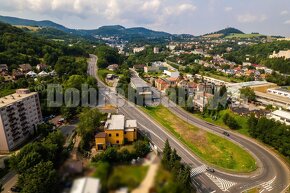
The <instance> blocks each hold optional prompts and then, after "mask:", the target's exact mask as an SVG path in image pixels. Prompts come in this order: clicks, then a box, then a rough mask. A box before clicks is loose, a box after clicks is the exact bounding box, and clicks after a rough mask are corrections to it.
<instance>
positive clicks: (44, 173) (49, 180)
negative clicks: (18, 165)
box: [19, 161, 58, 193]
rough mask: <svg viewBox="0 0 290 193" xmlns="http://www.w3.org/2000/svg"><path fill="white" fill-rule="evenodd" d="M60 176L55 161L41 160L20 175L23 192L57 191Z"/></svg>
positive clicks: (45, 192)
mask: <svg viewBox="0 0 290 193" xmlns="http://www.w3.org/2000/svg"><path fill="white" fill-rule="evenodd" d="M57 182H58V176H57V172H56V170H55V169H54V168H53V163H52V162H50V161H48V162H40V163H38V164H37V165H35V166H34V167H32V168H31V169H29V170H28V171H27V172H25V173H23V174H21V175H20V176H19V185H20V187H21V188H22V190H21V192H22V193H35V192H37V193H55V192H57Z"/></svg>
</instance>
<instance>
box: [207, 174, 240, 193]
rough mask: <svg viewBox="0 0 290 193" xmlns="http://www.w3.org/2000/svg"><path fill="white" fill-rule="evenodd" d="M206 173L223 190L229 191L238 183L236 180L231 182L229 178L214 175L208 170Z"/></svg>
mask: <svg viewBox="0 0 290 193" xmlns="http://www.w3.org/2000/svg"><path fill="white" fill-rule="evenodd" d="M205 175H206V176H207V177H208V178H209V179H211V181H213V182H214V183H215V184H216V185H217V187H219V188H220V189H221V190H222V191H223V192H228V191H229V189H230V188H231V187H233V186H234V185H236V184H237V183H235V182H231V181H228V180H224V179H222V178H218V177H216V176H213V175H211V174H209V173H207V172H205Z"/></svg>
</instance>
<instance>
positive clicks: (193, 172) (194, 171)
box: [190, 165, 207, 177]
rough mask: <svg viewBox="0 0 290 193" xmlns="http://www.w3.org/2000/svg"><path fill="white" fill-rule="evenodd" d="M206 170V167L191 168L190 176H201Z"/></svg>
mask: <svg viewBox="0 0 290 193" xmlns="http://www.w3.org/2000/svg"><path fill="white" fill-rule="evenodd" d="M206 168H207V166H206V165H201V166H199V167H196V168H193V169H191V171H190V176H191V177H194V176H197V175H198V174H201V173H203V172H205V171H206Z"/></svg>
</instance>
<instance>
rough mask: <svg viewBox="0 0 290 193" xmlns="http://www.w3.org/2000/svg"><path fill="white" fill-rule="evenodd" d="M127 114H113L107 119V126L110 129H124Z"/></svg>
mask: <svg viewBox="0 0 290 193" xmlns="http://www.w3.org/2000/svg"><path fill="white" fill-rule="evenodd" d="M124 125H125V116H124V115H112V116H111V118H110V119H108V120H107V122H106V124H105V127H106V128H107V129H108V130H124Z"/></svg>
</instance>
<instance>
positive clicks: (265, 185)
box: [260, 176, 276, 193]
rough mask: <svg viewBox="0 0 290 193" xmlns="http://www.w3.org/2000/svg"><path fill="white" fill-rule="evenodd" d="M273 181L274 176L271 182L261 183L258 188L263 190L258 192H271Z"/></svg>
mask: <svg viewBox="0 0 290 193" xmlns="http://www.w3.org/2000/svg"><path fill="white" fill-rule="evenodd" d="M275 179H276V176H275V177H274V178H273V179H272V180H270V181H268V182H264V183H262V184H261V185H260V186H261V187H263V189H262V190H261V191H260V193H261V192H263V191H264V190H267V191H268V192H270V191H272V190H273V185H274V181H275Z"/></svg>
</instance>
